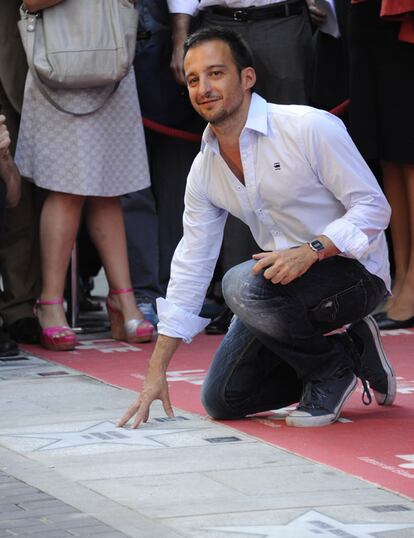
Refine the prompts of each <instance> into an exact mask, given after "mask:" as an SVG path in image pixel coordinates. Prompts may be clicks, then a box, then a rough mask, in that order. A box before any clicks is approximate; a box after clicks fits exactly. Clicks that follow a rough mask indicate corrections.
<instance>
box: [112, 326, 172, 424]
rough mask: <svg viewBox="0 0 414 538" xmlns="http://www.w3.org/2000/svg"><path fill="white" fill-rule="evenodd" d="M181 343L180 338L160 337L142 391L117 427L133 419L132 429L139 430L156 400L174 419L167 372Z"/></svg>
mask: <svg viewBox="0 0 414 538" xmlns="http://www.w3.org/2000/svg"><path fill="white" fill-rule="evenodd" d="M180 342H181V340H180V339H178V338H172V337H169V336H163V335H160V336H159V337H158V341H157V345H156V346H155V350H154V353H153V354H152V357H151V359H150V362H149V364H148V371H147V375H146V376H145V380H144V385H143V387H142V391H141V393H140V394H139V395H138V397H137V399H136V400H135V401H134V402H133V403H132V404H131V405H130V406H129V407H128V409H127V411H126V413H125V414H124V415H123V416H122V418H121V419H120V420H119V421H118V422H117V426H120V427H122V426H125V424H126V423H127V422H128V421H129V420H130V419H131V418H133V417H134V420H133V422H132V425H131V428H138V426H139V425H140V424H141V422H147V421H148V417H149V412H150V407H151V404H152V402H153V401H154V400H161V402H162V405H163V407H164V411H165V413H166V415H167V416H168V417H170V418H173V417H174V412H173V409H172V405H171V402H170V395H169V392H168V383H167V376H166V371H167V366H168V364H169V362H170V360H171V358H172V356H173V354H174V352H175V350H176V349H177V347H178V346H179V344H180Z"/></svg>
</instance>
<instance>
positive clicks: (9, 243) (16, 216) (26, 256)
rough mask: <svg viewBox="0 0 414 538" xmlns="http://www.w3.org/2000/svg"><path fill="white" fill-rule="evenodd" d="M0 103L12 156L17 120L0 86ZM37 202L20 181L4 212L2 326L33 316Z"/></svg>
mask: <svg viewBox="0 0 414 538" xmlns="http://www.w3.org/2000/svg"><path fill="white" fill-rule="evenodd" d="M0 103H1V105H2V113H3V114H4V115H5V116H6V121H7V128H8V130H9V132H10V137H11V140H12V145H11V148H10V149H11V152H12V154H14V149H15V146H16V142H17V133H18V128H19V121H20V117H19V115H18V114H17V112H16V111H15V110H14V108H13V107H12V105H11V103H10V101H9V100H8V98H7V96H6V94H5V92H4V89H3V87H2V85H1V83H0ZM41 201H42V197H41V194H40V191H39V189H38V188H37V187H36V186H35V185H34V184H33V183H30V182H28V181H26V180H25V179H23V180H22V195H21V199H20V202H19V204H18V205H17V207H15V208H13V209H7V210H6V215H5V233H4V235H3V237H2V241H1V244H0V273H1V275H2V278H3V288H4V289H3V292H1V293H0V315H1V317H2V318H3V320H4V322H5V324H6V325H10V324H11V323H14V322H15V321H17V320H19V319H21V318H25V317H31V316H33V304H34V303H35V301H36V299H37V298H38V296H39V293H40V252H39V215H40V207H41Z"/></svg>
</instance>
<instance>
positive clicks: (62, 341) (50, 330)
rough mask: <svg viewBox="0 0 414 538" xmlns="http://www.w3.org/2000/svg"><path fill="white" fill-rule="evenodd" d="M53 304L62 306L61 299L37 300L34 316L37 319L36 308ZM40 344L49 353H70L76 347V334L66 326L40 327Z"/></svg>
mask: <svg viewBox="0 0 414 538" xmlns="http://www.w3.org/2000/svg"><path fill="white" fill-rule="evenodd" d="M54 304H63V299H62V298H59V299H51V300H46V299H45V300H43V299H38V300H37V301H36V305H35V307H34V309H33V311H34V314H35V316H36V317H37V318H38V317H39V316H38V307H39V306H48V305H54ZM40 343H41V344H42V346H43V347H44V348H46V349H50V350H51V351H70V350H71V349H74V348H75V346H76V343H77V342H76V334H75V333H74V332H73V331H72V329H71V328H70V327H68V326H67V325H59V326H55V327H44V328H43V327H41V334H40Z"/></svg>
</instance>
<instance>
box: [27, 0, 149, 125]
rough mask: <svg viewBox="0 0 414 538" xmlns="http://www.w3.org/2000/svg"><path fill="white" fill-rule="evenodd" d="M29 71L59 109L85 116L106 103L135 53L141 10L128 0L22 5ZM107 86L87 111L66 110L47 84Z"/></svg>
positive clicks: (71, 1) (90, 86) (45, 94)
mask: <svg viewBox="0 0 414 538" xmlns="http://www.w3.org/2000/svg"><path fill="white" fill-rule="evenodd" d="M18 26H19V31H20V35H21V37H22V41H23V46H24V48H25V51H26V56H27V61H28V64H29V69H30V72H31V74H32V76H33V78H34V80H35V82H36V84H37V86H38V88H39V90H40V91H41V92H42V94H43V95H44V97H45V98H46V99H47V100H48V101H49V102H50V103H51V104H53V106H55V107H56V108H57V109H58V110H61V111H63V112H68V113H71V114H75V115H86V114H91V113H93V112H95V111H96V110H99V109H100V108H102V106H103V105H104V104H105V102H106V101H107V100H108V99H109V97H110V96H111V95H112V94H113V93H114V91H115V90H116V88H117V87H118V84H119V81H120V80H121V79H122V78H123V77H125V76H126V75H127V73H128V71H129V69H130V67H131V65H132V63H133V60H134V56H135V44H136V34H137V26H138V12H137V10H136V9H135V7H134V4H133V3H131V2H130V1H129V0H87V1H85V0H63V1H62V2H60V3H59V4H56V5H55V6H52V7H49V8H46V9H43V10H42V11H41V12H38V13H29V12H28V11H27V10H25V9H24V7H23V6H22V7H21V8H20V21H19V23H18ZM96 87H104V88H105V89H106V91H105V92H104V93H103V101H102V102H100V103H99V104H98V105H97V106H96V108H94V109H93V110H90V111H88V112H86V113H85V112H83V113H76V112H73V111H68V110H64V109H62V107H61V106H60V105H59V104H58V103H56V101H55V99H54V98H53V96H52V95H51V93H50V91H48V88H56V89H85V88H96Z"/></svg>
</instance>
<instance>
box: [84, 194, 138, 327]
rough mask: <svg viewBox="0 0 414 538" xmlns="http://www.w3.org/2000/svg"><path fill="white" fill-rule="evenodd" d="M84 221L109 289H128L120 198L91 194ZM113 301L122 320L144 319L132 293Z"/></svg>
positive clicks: (127, 268)
mask: <svg viewBox="0 0 414 538" xmlns="http://www.w3.org/2000/svg"><path fill="white" fill-rule="evenodd" d="M86 222H87V225H88V230H89V234H90V237H91V239H92V241H93V242H94V244H95V246H96V248H97V250H98V252H99V255H100V257H101V260H102V264H103V266H104V269H105V274H106V278H107V280H108V284H109V288H110V289H112V290H117V289H126V288H131V277H130V273H129V265H128V251H127V243H126V236H125V225H124V217H123V214H122V208H121V203H120V200H119V198H114V197H110V198H106V197H93V198H90V199H89V200H88V203H87V210H86ZM111 302H112V304H113V305H114V306H115V307H117V308H119V309H120V310H121V311H122V313H123V315H124V319H125V320H129V319H143V317H144V316H143V315H142V313H141V311H140V310H139V309H138V307H137V305H136V301H135V296H134V294H133V293H127V294H121V295H113V296H112V298H111Z"/></svg>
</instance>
